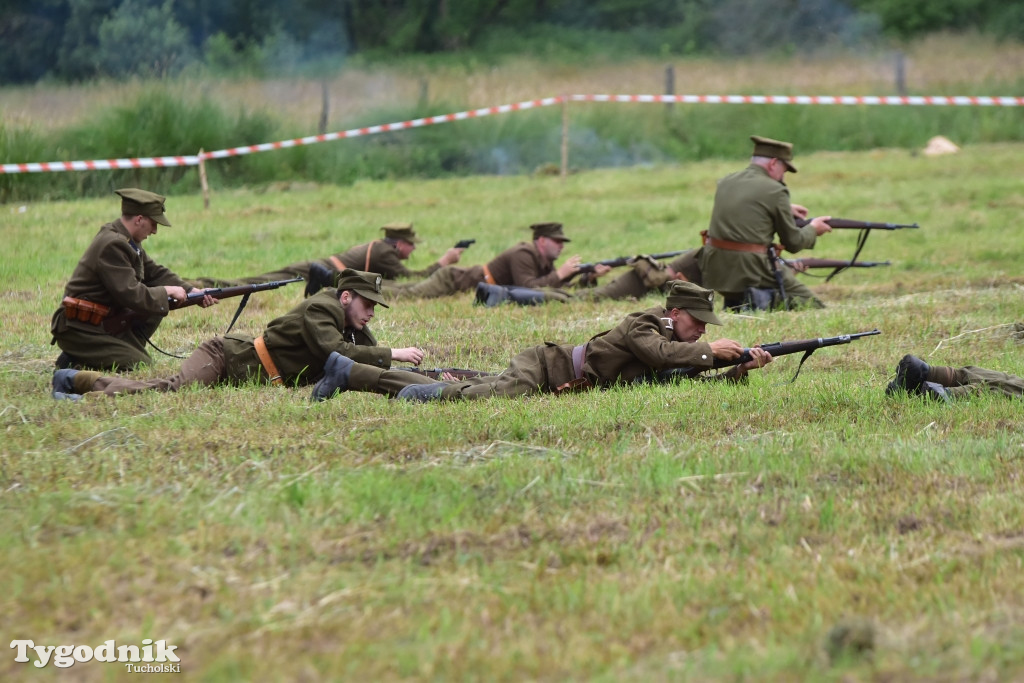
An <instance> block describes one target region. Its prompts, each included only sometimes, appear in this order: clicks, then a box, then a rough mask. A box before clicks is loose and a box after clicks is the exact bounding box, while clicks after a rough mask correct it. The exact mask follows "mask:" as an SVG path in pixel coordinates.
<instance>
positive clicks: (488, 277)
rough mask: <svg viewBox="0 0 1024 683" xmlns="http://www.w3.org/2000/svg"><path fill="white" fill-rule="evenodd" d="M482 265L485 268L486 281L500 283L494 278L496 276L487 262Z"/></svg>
mask: <svg viewBox="0 0 1024 683" xmlns="http://www.w3.org/2000/svg"><path fill="white" fill-rule="evenodd" d="M480 267H481V268H483V269H484V282H486V283H487V284H489V285H496V284H498V283H497V281H496V280H495V279H494V276H493V275H491V269H490V268H488V267H487V264H486V263H485V264H483V265H482V266H480Z"/></svg>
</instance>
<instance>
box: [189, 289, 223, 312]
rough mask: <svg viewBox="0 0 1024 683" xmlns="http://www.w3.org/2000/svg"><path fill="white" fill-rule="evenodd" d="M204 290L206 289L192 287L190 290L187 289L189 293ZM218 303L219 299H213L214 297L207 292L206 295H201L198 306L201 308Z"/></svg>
mask: <svg viewBox="0 0 1024 683" xmlns="http://www.w3.org/2000/svg"><path fill="white" fill-rule="evenodd" d="M205 291H206V290H205V289H192V290H190V291H189V294H199V293H200V292H205ZM219 303H220V299H215V298H214V297H212V296H210V295H209V294H207V295H206V296H204V297H203V300H202V301H200V302H199V306H200V307H202V308H206V307H207V306H213V305H214V304H219Z"/></svg>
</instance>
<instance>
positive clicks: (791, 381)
mask: <svg viewBox="0 0 1024 683" xmlns="http://www.w3.org/2000/svg"><path fill="white" fill-rule="evenodd" d="M815 351H817V349H807V350H806V351H804V355H803V358H801V359H800V364H799V365H797V366H796V372H795V373H793V379H791V380H789V382H787V384H792V383H793V382H795V381H796V378H797V377H798V376H799V375H800V368H802V367H803V366H804V361H805V360H807V359H808V358H810V356H811V354H812V353H814V352H815Z"/></svg>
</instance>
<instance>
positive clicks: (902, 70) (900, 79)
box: [896, 52, 907, 97]
mask: <svg viewBox="0 0 1024 683" xmlns="http://www.w3.org/2000/svg"><path fill="white" fill-rule="evenodd" d="M904 57H905V55H904V54H903V52H897V53H896V92H897V93H899V95H900V97H906V96H907V71H906V64H905V60H904Z"/></svg>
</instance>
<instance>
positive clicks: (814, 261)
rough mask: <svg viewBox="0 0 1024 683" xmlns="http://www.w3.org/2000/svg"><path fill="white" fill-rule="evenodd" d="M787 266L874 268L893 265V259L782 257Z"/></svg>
mask: <svg viewBox="0 0 1024 683" xmlns="http://www.w3.org/2000/svg"><path fill="white" fill-rule="evenodd" d="M782 262H783V263H785V264H786V265H787V266H790V267H794V266H796V265H798V264H799V265H803V267H804V268H874V267H876V266H891V265H892V262H891V261H844V260H842V259H837V258H798V259H782Z"/></svg>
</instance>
